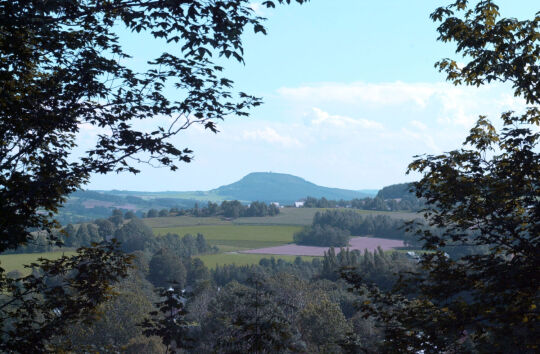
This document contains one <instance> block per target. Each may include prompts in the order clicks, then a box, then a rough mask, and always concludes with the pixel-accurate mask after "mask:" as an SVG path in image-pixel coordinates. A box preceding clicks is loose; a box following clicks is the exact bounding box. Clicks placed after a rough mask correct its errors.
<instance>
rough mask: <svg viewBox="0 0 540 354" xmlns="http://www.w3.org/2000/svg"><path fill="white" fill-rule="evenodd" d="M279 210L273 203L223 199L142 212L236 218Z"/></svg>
mask: <svg viewBox="0 0 540 354" xmlns="http://www.w3.org/2000/svg"><path fill="white" fill-rule="evenodd" d="M279 212H280V210H279V207H278V206H277V205H275V204H273V203H269V204H267V203H264V202H259V201H254V202H251V203H249V204H243V203H241V202H239V201H238V200H230V201H228V200H224V201H222V202H221V204H218V203H213V202H208V204H207V205H206V206H203V207H199V204H198V203H195V206H194V207H193V208H191V209H178V208H171V209H161V210H157V209H150V210H148V212H146V213H145V214H144V217H147V218H156V217H166V216H180V215H190V216H195V217H209V216H221V217H225V218H231V219H236V218H239V217H255V216H275V215H278V214H279Z"/></svg>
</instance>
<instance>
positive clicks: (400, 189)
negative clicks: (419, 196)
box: [377, 183, 416, 200]
mask: <svg viewBox="0 0 540 354" xmlns="http://www.w3.org/2000/svg"><path fill="white" fill-rule="evenodd" d="M411 187H412V183H400V184H392V185H390V186H386V187H384V188H383V189H381V190H380V191H379V192H378V193H377V197H378V198H381V199H385V200H386V199H415V198H416V195H415V194H414V193H411V192H410V189H411Z"/></svg>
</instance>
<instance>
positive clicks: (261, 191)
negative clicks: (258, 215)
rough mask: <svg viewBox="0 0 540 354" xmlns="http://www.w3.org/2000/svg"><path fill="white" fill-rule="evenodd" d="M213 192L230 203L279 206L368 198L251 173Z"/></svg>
mask: <svg viewBox="0 0 540 354" xmlns="http://www.w3.org/2000/svg"><path fill="white" fill-rule="evenodd" d="M210 192H212V193H215V194H217V195H220V196H223V197H226V198H227V199H238V200H245V201H252V200H261V201H266V202H280V203H291V202H294V201H296V200H299V199H301V198H305V197H307V196H310V197H315V198H322V197H325V198H327V199H335V200H339V199H346V200H350V199H353V198H363V197H366V196H367V195H366V194H365V193H361V192H358V191H353V190H347V189H339V188H328V187H322V186H318V185H316V184H314V183H311V182H308V181H306V180H305V179H303V178H300V177H296V176H293V175H289V174H284V173H271V172H254V173H250V174H248V175H247V176H245V177H244V178H242V179H241V180H239V181H238V182H234V183H232V184H229V185H225V186H221V187H219V188H217V189H214V190H212V191H210Z"/></svg>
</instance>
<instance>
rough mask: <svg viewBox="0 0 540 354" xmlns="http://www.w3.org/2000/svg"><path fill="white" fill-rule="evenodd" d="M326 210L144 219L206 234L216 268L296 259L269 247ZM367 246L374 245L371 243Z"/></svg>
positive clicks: (165, 228) (155, 226)
mask: <svg viewBox="0 0 540 354" xmlns="http://www.w3.org/2000/svg"><path fill="white" fill-rule="evenodd" d="M324 210H326V209H317V208H283V209H281V210H280V211H281V212H280V214H279V215H277V216H266V217H244V218H238V219H234V220H225V219H223V218H219V217H193V216H175V217H159V218H146V219H143V221H144V222H145V223H146V224H147V225H148V226H149V227H151V228H152V231H153V232H154V234H155V235H156V236H157V237H159V236H160V235H164V234H167V233H174V234H178V235H180V236H183V235H185V234H192V235H196V234H198V233H201V234H203V235H204V237H205V239H206V240H207V241H208V242H209V243H210V244H211V245H213V246H217V247H218V249H219V253H217V254H208V255H201V256H199V258H200V259H201V260H202V261H203V262H204V263H205V264H206V265H207V266H208V267H209V268H215V266H216V265H223V264H233V263H234V264H237V265H245V264H255V263H258V262H259V260H260V259H262V258H268V257H272V256H273V257H275V258H281V259H285V260H288V261H292V260H294V258H295V256H294V255H291V254H290V253H289V254H281V255H278V254H279V253H282V252H278V251H279V250H278V251H276V252H273V251H272V248H270V249H268V250H267V251H265V249H267V248H269V247H273V248H275V247H277V246H282V247H294V246H293V245H291V246H286V245H287V244H290V243H292V241H293V235H294V233H295V232H297V231H299V230H301V229H302V227H303V226H306V225H310V224H311V222H312V220H313V216H314V215H315V213H316V212H318V211H324ZM355 211H356V212H358V213H360V214H365V215H370V214H371V215H388V216H390V217H394V218H403V219H412V218H414V217H415V216H417V214H414V213H408V212H384V211H366V210H355ZM366 248H371V246H370V247H366ZM248 250H253V251H255V252H256V253H249V254H248V253H243V252H244V251H248ZM62 253H65V254H66V255H72V254H73V253H74V252H73V250H72V249H67V250H66V251H64V252H62V251H55V252H47V253H27V254H12V255H0V262H1V264H2V267H3V268H4V269H6V271H11V270H15V269H18V270H20V271H22V272H23V274H29V273H30V269H29V268H24V265H25V264H30V263H32V262H36V261H37V259H38V258H41V257H43V258H49V259H55V258H59V257H61V256H62ZM270 253H277V254H275V255H272V254H270ZM293 253H294V252H293ZM306 254H313V255H315V254H317V255H319V254H322V251H321V252H316V253H306ZM302 258H303V259H311V258H312V257H304V256H303V257H302Z"/></svg>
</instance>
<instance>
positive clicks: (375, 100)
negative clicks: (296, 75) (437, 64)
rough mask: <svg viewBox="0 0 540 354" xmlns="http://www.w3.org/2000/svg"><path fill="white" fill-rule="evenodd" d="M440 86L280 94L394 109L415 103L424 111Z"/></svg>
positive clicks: (359, 86)
mask: <svg viewBox="0 0 540 354" xmlns="http://www.w3.org/2000/svg"><path fill="white" fill-rule="evenodd" d="M438 86H440V84H425V83H413V84H409V83H404V82H400V81H397V82H393V83H376V84H372V83H363V82H355V83H351V84H340V83H325V84H319V85H314V86H301V87H295V88H290V87H282V88H280V89H278V93H279V94H280V95H282V96H283V97H285V98H288V99H292V100H315V101H323V102H324V101H333V102H344V103H351V102H365V103H372V104H383V105H388V104H390V105H394V104H403V103H406V102H412V103H414V104H415V105H418V106H420V107H424V106H425V105H426V101H427V100H428V99H429V97H430V96H432V95H433V93H434V92H435V91H436V90H437V89H438Z"/></svg>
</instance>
